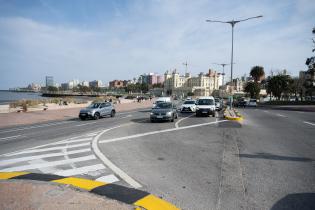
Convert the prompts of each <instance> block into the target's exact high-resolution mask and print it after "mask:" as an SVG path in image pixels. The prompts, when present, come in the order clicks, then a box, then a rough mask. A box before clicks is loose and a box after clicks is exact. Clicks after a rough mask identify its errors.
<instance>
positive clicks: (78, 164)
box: [0, 133, 120, 183]
mask: <svg viewBox="0 0 315 210" xmlns="http://www.w3.org/2000/svg"><path fill="white" fill-rule="evenodd" d="M97 134H98V133H88V134H85V135H82V136H79V137H74V138H69V139H65V140H61V141H58V142H54V143H51V144H47V145H43V146H37V147H35V148H30V149H26V150H22V151H17V152H13V153H10V154H5V155H2V156H0V172H12V171H28V172H34V173H46V174H55V175H59V176H78V177H84V178H89V179H95V180H98V181H103V182H107V183H114V182H120V180H119V179H118V178H117V176H115V175H114V174H113V173H112V171H111V170H110V169H108V168H107V167H106V166H105V165H104V164H103V163H102V162H101V161H100V160H99V159H98V158H97V157H96V156H95V155H94V153H93V151H92V150H91V142H92V140H93V137H94V136H96V135H97Z"/></svg>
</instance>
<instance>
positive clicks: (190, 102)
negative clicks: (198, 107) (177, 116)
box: [184, 101, 195, 104]
mask: <svg viewBox="0 0 315 210" xmlns="http://www.w3.org/2000/svg"><path fill="white" fill-rule="evenodd" d="M184 104H195V101H185V102H184Z"/></svg>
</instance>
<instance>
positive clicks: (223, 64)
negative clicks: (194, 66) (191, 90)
mask: <svg viewBox="0 0 315 210" xmlns="http://www.w3.org/2000/svg"><path fill="white" fill-rule="evenodd" d="M212 64H216V65H219V66H222V75H223V82H222V83H223V85H224V84H225V83H224V76H225V73H224V67H225V66H228V65H230V64H229V63H212Z"/></svg>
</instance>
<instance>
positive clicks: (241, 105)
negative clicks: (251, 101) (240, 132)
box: [236, 101, 247, 108]
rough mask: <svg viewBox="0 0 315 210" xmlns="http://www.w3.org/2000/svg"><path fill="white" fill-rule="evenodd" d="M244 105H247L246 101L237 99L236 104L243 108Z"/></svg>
mask: <svg viewBox="0 0 315 210" xmlns="http://www.w3.org/2000/svg"><path fill="white" fill-rule="evenodd" d="M246 105H247V101H239V102H237V105H236V106H237V107H243V108H245V107H246Z"/></svg>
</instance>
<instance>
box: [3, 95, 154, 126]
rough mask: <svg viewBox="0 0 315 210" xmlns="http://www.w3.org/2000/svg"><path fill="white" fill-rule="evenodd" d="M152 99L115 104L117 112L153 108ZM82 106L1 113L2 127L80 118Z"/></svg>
mask: <svg viewBox="0 0 315 210" xmlns="http://www.w3.org/2000/svg"><path fill="white" fill-rule="evenodd" d="M152 104H153V100H152V101H149V100H148V101H142V102H141V103H138V102H132V103H122V104H117V105H115V108H116V112H117V113H119V112H125V111H131V110H135V109H141V108H151V107H152ZM80 109H81V107H77V108H67V109H58V110H46V111H43V110H41V111H33V112H25V113H24V112H19V113H17V112H12V113H4V114H0V128H4V127H8V126H15V125H26V124H34V123H42V122H47V121H53V120H66V119H71V118H78V115H79V112H80Z"/></svg>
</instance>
